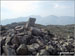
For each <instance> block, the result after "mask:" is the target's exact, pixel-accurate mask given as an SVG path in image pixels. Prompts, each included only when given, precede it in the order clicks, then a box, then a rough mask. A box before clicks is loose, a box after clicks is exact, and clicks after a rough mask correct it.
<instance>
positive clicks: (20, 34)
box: [16, 32, 25, 36]
mask: <svg viewBox="0 0 75 56" xmlns="http://www.w3.org/2000/svg"><path fill="white" fill-rule="evenodd" d="M16 35H17V36H24V35H25V33H24V32H21V33H17V34H16Z"/></svg>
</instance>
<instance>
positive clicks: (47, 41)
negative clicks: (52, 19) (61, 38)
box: [0, 18, 73, 56]
mask: <svg viewBox="0 0 75 56" xmlns="http://www.w3.org/2000/svg"><path fill="white" fill-rule="evenodd" d="M35 21H36V19H35V18H30V19H29V21H28V22H27V24H26V25H25V26H16V27H15V28H14V29H9V30H6V28H4V27H3V26H1V30H0V33H1V36H0V38H1V39H0V51H1V53H0V55H9V56H10V55H35V56H40V55H58V54H60V53H59V52H61V51H63V50H62V49H61V48H62V47H61V46H59V44H57V43H58V42H57V41H56V40H57V38H54V35H53V34H51V33H50V32H49V31H48V30H45V29H39V28H36V27H35ZM61 44H62V42H61ZM68 45H69V44H68V43H66V45H65V46H67V49H68V48H69V47H68ZM63 48H64V47H63ZM70 48H73V46H70ZM67 49H65V50H67Z"/></svg>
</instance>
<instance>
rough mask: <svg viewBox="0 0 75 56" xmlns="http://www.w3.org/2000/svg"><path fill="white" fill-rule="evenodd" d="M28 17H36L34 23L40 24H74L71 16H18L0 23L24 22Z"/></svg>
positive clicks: (74, 19) (74, 18)
mask: <svg viewBox="0 0 75 56" xmlns="http://www.w3.org/2000/svg"><path fill="white" fill-rule="evenodd" d="M30 17H34V18H36V23H38V24H42V25H68V24H75V17H72V16H60V17H58V16H54V15H50V16H46V17H41V16H34V15H32V16H28V17H19V18H13V19H6V20H3V21H1V24H2V25H6V24H11V23H14V22H26V21H28V19H29V18H30Z"/></svg>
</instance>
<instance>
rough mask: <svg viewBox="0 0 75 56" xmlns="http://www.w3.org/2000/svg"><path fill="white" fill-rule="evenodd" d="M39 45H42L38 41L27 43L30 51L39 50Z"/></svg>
mask: <svg viewBox="0 0 75 56" xmlns="http://www.w3.org/2000/svg"><path fill="white" fill-rule="evenodd" d="M39 47H40V45H39V44H37V43H33V44H31V45H27V48H28V51H30V52H34V51H36V50H38V49H39Z"/></svg>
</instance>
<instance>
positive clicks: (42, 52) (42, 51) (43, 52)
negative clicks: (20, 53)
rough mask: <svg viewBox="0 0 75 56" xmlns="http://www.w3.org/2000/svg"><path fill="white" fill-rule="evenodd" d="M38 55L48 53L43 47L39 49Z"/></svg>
mask: <svg viewBox="0 0 75 56" xmlns="http://www.w3.org/2000/svg"><path fill="white" fill-rule="evenodd" d="M39 55H49V53H48V52H47V51H46V50H45V49H42V50H40V54H39Z"/></svg>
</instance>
